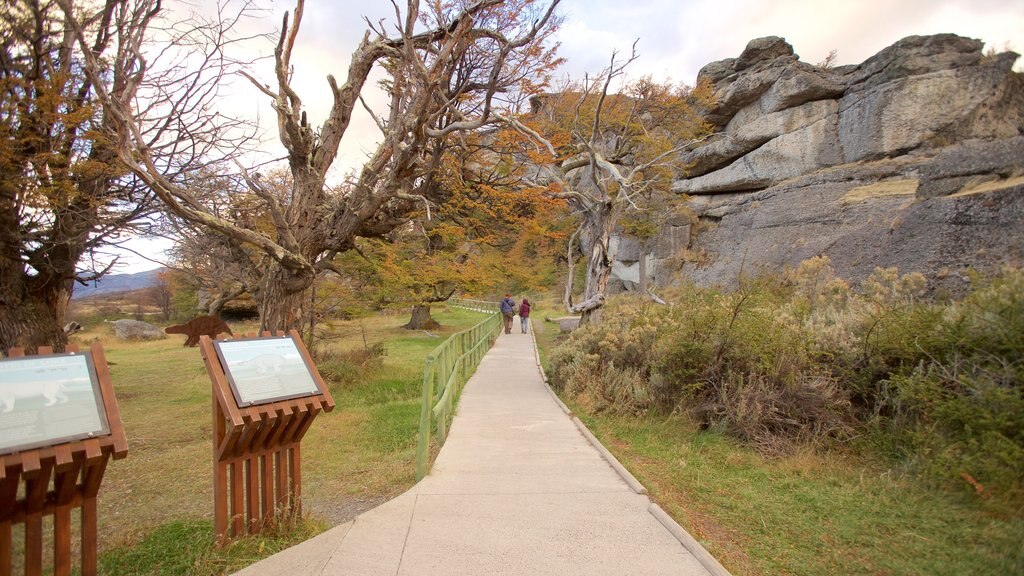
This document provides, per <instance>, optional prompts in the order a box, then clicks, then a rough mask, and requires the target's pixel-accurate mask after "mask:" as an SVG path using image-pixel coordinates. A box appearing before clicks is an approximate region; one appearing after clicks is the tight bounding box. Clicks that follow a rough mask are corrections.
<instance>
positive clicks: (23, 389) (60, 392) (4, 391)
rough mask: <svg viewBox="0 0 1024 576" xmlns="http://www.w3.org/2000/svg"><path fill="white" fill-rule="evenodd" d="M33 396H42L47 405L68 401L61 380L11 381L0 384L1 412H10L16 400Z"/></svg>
mask: <svg viewBox="0 0 1024 576" xmlns="http://www.w3.org/2000/svg"><path fill="white" fill-rule="evenodd" d="M33 396H42V397H43V398H44V399H45V400H46V406H53V405H54V404H56V403H58V402H67V401H68V397H67V396H66V395H65V394H64V389H63V384H61V383H60V382H11V383H8V384H5V385H4V386H0V404H3V409H2V410H0V412H10V411H11V410H14V401H15V400H17V399H19V398H21V399H25V398H32V397H33Z"/></svg>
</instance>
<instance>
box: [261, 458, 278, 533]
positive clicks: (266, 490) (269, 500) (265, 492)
mask: <svg viewBox="0 0 1024 576" xmlns="http://www.w3.org/2000/svg"><path fill="white" fill-rule="evenodd" d="M260 473H261V474H262V475H263V478H262V482H261V484H262V486H261V488H262V492H261V500H262V502H261V503H260V505H261V507H262V509H263V523H264V525H266V526H270V525H272V524H273V523H274V512H275V509H274V456H273V454H271V453H270V452H264V453H263V454H261V455H260Z"/></svg>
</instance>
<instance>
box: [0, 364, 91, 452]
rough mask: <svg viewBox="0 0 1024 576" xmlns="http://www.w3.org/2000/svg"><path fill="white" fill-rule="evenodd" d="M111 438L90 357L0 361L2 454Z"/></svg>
mask: <svg viewBox="0 0 1024 576" xmlns="http://www.w3.org/2000/svg"><path fill="white" fill-rule="evenodd" d="M108 434H110V428H109V426H108V423H107V415H106V412H105V410H104V409H103V396H102V394H101V392H100V387H99V380H98V378H97V377H96V368H95V366H94V365H93V360H92V355H91V354H90V353H89V352H72V353H66V354H52V355H46V356H28V357H21V358H5V359H0V454H8V453H11V452H17V451H21V450H26V449H29V448H38V447H40V446H53V445H56V444H62V443H65V442H71V441H73V440H81V439H83V438H91V437H94V436H105V435H108Z"/></svg>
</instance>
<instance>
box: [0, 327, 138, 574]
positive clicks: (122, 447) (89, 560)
mask: <svg viewBox="0 0 1024 576" xmlns="http://www.w3.org/2000/svg"><path fill="white" fill-rule="evenodd" d="M68 351H71V352H78V348H77V347H75V346H68ZM90 353H91V357H92V369H93V370H94V371H95V377H96V380H97V384H98V386H99V394H100V396H101V397H102V402H103V411H104V412H105V413H106V419H107V426H108V430H109V433H108V434H106V435H95V436H94V437H92V438H84V439H74V440H70V441H58V442H55V443H54V444H53V445H46V446H37V447H35V448H25V449H21V450H19V451H18V452H13V453H8V454H3V455H0V574H2V575H7V574H11V572H12V570H13V568H12V566H13V564H12V562H13V537H14V534H13V526H14V525H16V524H21V523H24V524H25V574H26V576H37V575H39V574H42V573H43V520H44V518H45V517H49V516H53V561H54V567H53V573H54V574H55V575H56V576H67V575H69V574H71V564H72V558H71V533H72V530H71V513H72V511H73V510H74V509H75V508H81V509H82V512H81V545H82V546H81V548H82V555H81V573H82V574H83V575H84V576H94V575H95V574H96V568H97V544H98V542H99V537H98V533H97V526H96V525H97V522H96V520H97V505H96V504H97V502H96V497H97V494H98V493H99V489H100V483H101V482H102V480H103V474H104V472H105V471H106V468H107V463H108V462H109V461H110V458H111V457H113V458H114V459H115V460H119V459H121V458H124V457H125V456H127V455H128V440H127V437H126V436H125V432H124V425H123V424H122V422H121V413H120V411H119V409H118V406H117V399H116V398H115V397H114V389H113V386H112V385H111V382H110V370H109V369H108V368H107V360H106V356H105V355H104V354H103V346H102V345H101V344H99V343H98V342H97V343H94V344H92V346H91V347H90ZM52 354H53V350H52V348H49V347H40V348H39V352H38V354H37V356H47V355H52ZM7 355H8V357H10V358H20V357H24V356H25V352H24V349H22V348H13V349H11V350H9V351H8V353H7ZM51 486H52V488H51Z"/></svg>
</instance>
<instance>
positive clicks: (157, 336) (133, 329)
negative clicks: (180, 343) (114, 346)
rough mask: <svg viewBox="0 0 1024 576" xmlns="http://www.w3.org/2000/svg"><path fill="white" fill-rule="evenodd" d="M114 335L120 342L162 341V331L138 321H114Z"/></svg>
mask: <svg viewBox="0 0 1024 576" xmlns="http://www.w3.org/2000/svg"><path fill="white" fill-rule="evenodd" d="M110 323H111V324H113V325H114V335H115V336H117V337H118V338H119V339H121V340H162V339H164V338H167V335H166V334H164V331H163V330H161V329H160V328H157V327H156V326H153V325H152V324H147V323H146V322H142V321H139V320H114V321H113V322H110Z"/></svg>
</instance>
